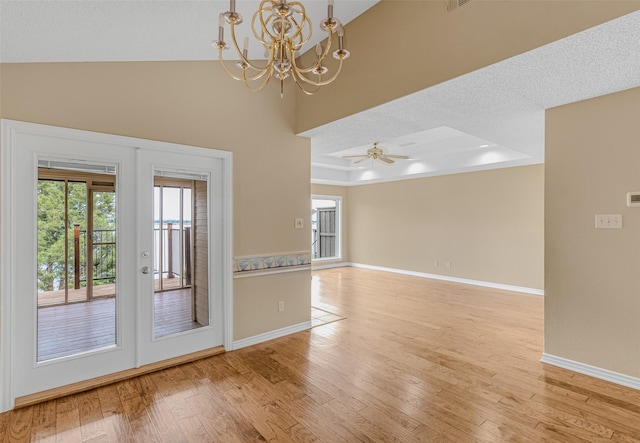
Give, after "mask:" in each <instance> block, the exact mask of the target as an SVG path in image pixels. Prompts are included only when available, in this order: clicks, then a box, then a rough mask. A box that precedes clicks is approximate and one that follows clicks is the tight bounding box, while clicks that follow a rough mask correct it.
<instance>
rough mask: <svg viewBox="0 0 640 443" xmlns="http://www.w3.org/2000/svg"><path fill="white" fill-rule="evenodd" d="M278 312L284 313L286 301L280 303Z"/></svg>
mask: <svg viewBox="0 0 640 443" xmlns="http://www.w3.org/2000/svg"><path fill="white" fill-rule="evenodd" d="M278 312H284V301H282V300H281V301H279V302H278Z"/></svg>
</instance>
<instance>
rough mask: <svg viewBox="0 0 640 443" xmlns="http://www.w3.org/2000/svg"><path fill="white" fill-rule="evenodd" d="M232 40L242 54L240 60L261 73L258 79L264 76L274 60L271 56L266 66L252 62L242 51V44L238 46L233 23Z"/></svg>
mask: <svg viewBox="0 0 640 443" xmlns="http://www.w3.org/2000/svg"><path fill="white" fill-rule="evenodd" d="M231 42H232V43H233V46H234V47H235V48H236V52H237V53H238V55H239V56H240V60H242V61H243V62H244V63H246V64H247V65H248V67H250V68H251V69H253V70H255V71H258V73H259V74H258V75H257V77H256V79H257V78H260V77H262V76H263V75H264V73H265V72H266V71H268V70H269V66H270V64H271V61H272V58H271V57H269V62H268V63H267V64H266V66H257V65H254V64H253V63H251V61H249V59H248V58H247V57H245V56H244V53H243V51H240V46H238V41H237V40H236V31H235V26H234V25H233V23H232V24H231Z"/></svg>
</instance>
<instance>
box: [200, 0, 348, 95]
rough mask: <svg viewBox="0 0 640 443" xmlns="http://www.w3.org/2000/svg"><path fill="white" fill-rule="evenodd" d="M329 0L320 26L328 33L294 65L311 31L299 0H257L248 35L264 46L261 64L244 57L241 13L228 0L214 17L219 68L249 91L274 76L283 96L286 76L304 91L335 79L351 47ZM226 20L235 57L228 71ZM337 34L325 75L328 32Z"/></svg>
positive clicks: (246, 49) (312, 90) (246, 50)
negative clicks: (310, 57)
mask: <svg viewBox="0 0 640 443" xmlns="http://www.w3.org/2000/svg"><path fill="white" fill-rule="evenodd" d="M333 1H334V0H328V5H327V16H326V17H325V18H324V19H322V20H321V21H320V29H321V30H322V31H324V32H326V33H327V40H326V43H325V45H324V47H323V46H322V44H321V43H318V44H317V45H316V61H315V62H314V63H313V64H312V65H311V66H308V67H302V66H298V65H297V62H296V57H297V54H298V52H299V51H301V50H302V47H303V46H304V45H305V44H306V43H307V42H308V41H309V39H310V38H311V35H312V25H311V20H310V19H309V17H308V16H307V14H306V11H305V8H304V6H303V4H302V3H301V2H298V1H287V0H262V1H261V2H260V5H259V7H258V10H257V11H256V12H254V13H253V16H252V19H251V30H252V32H253V36H254V37H255V38H256V39H257V40H258V42H259V43H260V44H262V46H263V47H264V52H265V56H266V58H267V62H266V64H265V65H264V66H260V65H258V64H255V63H254V62H251V61H249V37H245V39H244V44H243V48H242V50H240V46H239V45H238V42H237V39H236V25H240V24H241V23H242V22H243V18H242V15H240V14H239V13H238V12H236V1H235V0H230V4H229V11H227V12H223V13H221V14H220V16H219V19H218V40H214V41H212V42H211V45H212V46H213V47H214V48H216V49H218V58H219V60H220V63H221V64H222V67H223V69H224V70H225V71H226V72H227V74H229V75H230V76H231V77H232V78H234V79H236V80H239V81H241V82H242V84H243V85H244V86H245V87H246V88H247V89H249V90H250V91H252V92H258V91H261V90H262V89H264V88H265V86H267V84H268V83H269V81H270V80H271V79H272V78H273V77H275V78H276V79H278V80H280V96H284V81H285V79H286V78H288V77H291V78H292V79H293V80H294V82H295V83H296V85H298V87H299V88H300V89H301V90H302V91H303V92H304V93H305V94H307V95H313V94H315V93H316V92H318V91H319V90H320V87H321V86H324V85H328V84H329V83H331V82H332V81H334V80H335V79H336V78H337V77H338V74H339V73H340V70H341V69H342V61H343V60H345V59H346V58H348V57H349V55H350V53H349V51H347V50H346V49H345V48H344V28H343V26H342V23H341V22H340V20H338V19H337V18H335V17H334V16H333ZM225 22H226V23H227V24H229V26H230V32H231V43H232V45H233V47H234V48H235V50H236V52H237V55H238V57H239V59H240V61H238V62H237V63H236V64H235V66H236V68H237V69H236V73H234V72H232V71H231V69H230V68H229V66H227V64H226V63H225V62H224V59H223V51H224V50H226V49H228V48H229V44H228V43H227V42H225V40H224V26H225ZM333 33H335V34H336V35H337V36H338V49H336V50H335V51H333V53H332V55H333V58H335V59H336V60H338V65H337V68H336V70H335V72H334V73H333V75H332V76H331V77H329V78H325V77H324V75H325V74H326V73H327V72H328V71H329V68H327V67H326V66H325V65H324V62H325V59H327V57H328V55H329V53H330V50H331V37H332V35H333Z"/></svg>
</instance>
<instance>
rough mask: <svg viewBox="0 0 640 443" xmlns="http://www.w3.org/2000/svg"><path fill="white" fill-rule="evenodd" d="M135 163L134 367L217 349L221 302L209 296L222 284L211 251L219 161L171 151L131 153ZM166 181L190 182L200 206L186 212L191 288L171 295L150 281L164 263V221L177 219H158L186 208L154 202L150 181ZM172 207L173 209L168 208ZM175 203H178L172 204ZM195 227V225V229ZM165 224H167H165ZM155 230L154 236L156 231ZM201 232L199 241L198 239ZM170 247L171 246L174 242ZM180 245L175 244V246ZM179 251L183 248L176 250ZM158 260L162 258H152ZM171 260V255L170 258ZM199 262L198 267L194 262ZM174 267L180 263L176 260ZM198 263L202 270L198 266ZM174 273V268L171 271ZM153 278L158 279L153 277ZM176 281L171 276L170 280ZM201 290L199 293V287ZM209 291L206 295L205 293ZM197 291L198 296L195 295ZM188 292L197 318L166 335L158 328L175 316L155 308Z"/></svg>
mask: <svg viewBox="0 0 640 443" xmlns="http://www.w3.org/2000/svg"><path fill="white" fill-rule="evenodd" d="M137 164H138V173H137V179H138V186H139V188H138V192H137V194H138V196H139V197H140V200H139V203H138V219H139V221H140V222H139V223H138V229H139V234H138V251H140V252H139V254H138V257H139V265H138V268H139V270H138V275H139V277H140V278H139V279H138V281H139V290H138V293H139V294H140V297H139V298H138V303H139V305H138V312H140V314H141V315H140V318H139V324H140V331H142V332H141V336H140V337H139V339H140V346H139V352H138V356H139V362H138V363H139V365H144V364H148V363H152V362H155V361H160V360H166V359H168V358H172V357H176V356H179V355H183V354H187V353H191V352H196V351H199V350H202V349H206V348H210V347H212V344H214V345H215V346H218V345H222V334H223V328H222V323H223V322H222V316H221V313H222V310H223V305H222V297H212V296H211V295H212V294H215V293H219V292H220V291H221V290H222V288H221V287H220V283H221V282H222V281H223V275H222V272H221V270H222V268H223V265H222V262H221V260H223V257H222V256H221V254H216V253H215V252H214V251H216V250H220V249H221V245H220V242H219V239H221V238H222V226H223V223H222V222H223V218H222V214H223V212H224V208H223V206H222V202H223V201H224V199H223V190H222V187H221V186H219V185H217V184H216V183H215V181H214V179H215V177H220V176H222V160H221V159H219V158H213V157H205V156H200V155H189V156H185V155H182V154H175V153H173V152H158V151H152V150H148V149H139V150H137ZM159 177H161V178H165V179H166V178H170V179H175V180H184V181H187V182H192V183H194V185H193V188H194V191H197V192H198V193H199V194H202V195H203V197H202V198H197V199H195V198H194V199H192V200H196V201H198V202H202V204H200V205H196V206H195V208H193V210H192V211H190V212H191V213H192V214H193V215H194V216H193V217H190V218H191V220H190V222H191V223H190V224H192V223H193V224H194V226H193V229H191V230H190V232H192V233H193V234H194V235H193V237H194V239H195V240H196V241H194V242H192V243H195V244H194V246H193V248H192V253H191V254H190V255H192V256H195V260H196V262H195V263H196V266H194V272H193V274H194V277H193V279H192V280H193V285H192V289H190V290H185V289H180V290H176V291H166V292H161V293H156V292H155V290H154V289H155V287H156V284H155V281H157V280H158V279H160V280H162V279H163V278H164V277H165V275H164V273H163V272H162V269H164V267H163V266H158V268H159V269H160V270H158V269H152V268H156V266H155V265H156V263H158V264H161V263H162V262H163V260H168V258H166V257H168V256H169V254H167V253H166V249H169V247H170V246H171V244H169V247H162V244H163V243H162V240H161V239H163V238H165V235H166V237H168V236H169V233H168V232H167V233H166V234H165V232H164V231H165V229H166V228H164V225H165V223H164V220H163V219H167V220H171V221H176V218H180V219H182V218H183V217H179V216H178V215H177V214H178V213H180V212H184V210H183V211H177V212H176V214H174V215H170V216H168V218H167V217H162V216H160V217H159V219H157V218H158V215H159V214H161V213H165V212H169V211H170V209H171V206H174V207H175V206H178V209H182V208H184V207H185V206H186V204H185V202H184V201H183V200H184V198H179V197H178V198H177V200H178V201H177V202H175V201H174V202H172V201H171V200H172V198H171V197H169V198H164V199H163V201H159V199H158V198H154V188H155V182H156V180H157V179H158V178H159ZM172 203H173V204H172ZM176 203H178V204H177V205H176ZM161 205H162V206H164V209H165V211H159V210H158V209H159V208H158V207H159V206H161ZM196 223H197V224H196ZM166 224H170V223H166ZM158 231H159V232H158ZM201 233H204V235H203V237H204V238H199V235H200V234H201ZM174 243H175V242H174ZM180 243H184V242H178V244H180ZM179 249H184V247H182V248H179ZM158 255H162V257H158ZM172 255H173V256H176V255H177V254H175V253H174V254H172ZM200 261H202V262H203V263H200ZM177 262H180V260H177ZM200 264H202V266H200ZM173 271H174V272H175V269H174V270H173ZM177 273H178V277H179V278H182V272H181V269H179V270H178V271H177ZM158 274H159V275H158ZM171 277H173V278H177V277H176V276H175V275H173V276H171ZM200 286H204V288H200ZM207 288H208V289H210V290H206V289H207ZM201 289H203V291H202V292H203V297H199V296H198V295H199V294H200V293H201ZM185 291H186V292H188V296H187V297H186V298H189V300H190V308H191V310H192V312H195V311H198V312H200V311H202V312H201V314H200V315H195V314H194V315H193V318H192V321H191V325H192V326H189V324H187V327H186V329H185V328H184V327H183V328H180V327H178V328H176V329H175V332H172V333H166V332H165V331H166V329H165V328H164V327H163V324H162V323H163V321H164V322H167V323H169V322H172V320H173V319H172V317H175V316H176V315H178V314H176V313H175V312H173V313H169V314H166V315H165V314H162V313H160V311H159V306H161V305H162V304H163V303H165V298H166V299H167V300H168V301H167V302H166V303H167V304H170V303H172V302H171V299H172V297H174V296H175V295H178V294H179V293H184V292H185Z"/></svg>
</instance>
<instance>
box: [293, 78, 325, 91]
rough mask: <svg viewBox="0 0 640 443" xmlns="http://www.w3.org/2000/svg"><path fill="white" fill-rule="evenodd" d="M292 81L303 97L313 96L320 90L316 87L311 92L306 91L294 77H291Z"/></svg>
mask: <svg viewBox="0 0 640 443" xmlns="http://www.w3.org/2000/svg"><path fill="white" fill-rule="evenodd" d="M293 80H294V82H295V84H296V86H297V87H298V89H300V90H301V91H302V92H303V93H304V94H305V95H314V94H315V93H317V92H318V91H319V90H320V86H316V88H315V89H314V90H313V91H311V90H307V89H305V88H304V86H302V84H301V83H300V82H299V81H298V79H297V78H296V77H295V76H294V77H293Z"/></svg>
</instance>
